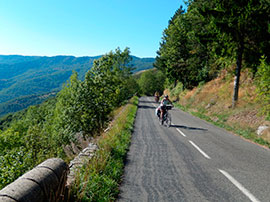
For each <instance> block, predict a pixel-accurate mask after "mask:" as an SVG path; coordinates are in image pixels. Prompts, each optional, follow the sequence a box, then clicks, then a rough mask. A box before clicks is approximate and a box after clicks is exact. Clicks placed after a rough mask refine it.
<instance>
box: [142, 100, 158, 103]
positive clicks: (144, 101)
mask: <svg viewBox="0 0 270 202" xmlns="http://www.w3.org/2000/svg"><path fill="white" fill-rule="evenodd" d="M140 103H156V102H155V101H154V100H153V101H146V100H140Z"/></svg>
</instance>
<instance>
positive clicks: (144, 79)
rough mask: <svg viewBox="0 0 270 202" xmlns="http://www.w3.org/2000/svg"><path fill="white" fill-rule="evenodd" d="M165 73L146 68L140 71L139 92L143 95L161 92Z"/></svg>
mask: <svg viewBox="0 0 270 202" xmlns="http://www.w3.org/2000/svg"><path fill="white" fill-rule="evenodd" d="M165 79H166V77H165V75H164V74H163V73H162V72H161V71H156V70H148V71H145V72H143V73H141V75H140V77H139V78H138V84H139V87H140V90H141V93H142V94H144V95H154V93H155V92H156V91H158V92H159V93H160V94H162V92H163V90H164V83H165Z"/></svg>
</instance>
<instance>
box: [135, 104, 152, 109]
mask: <svg viewBox="0 0 270 202" xmlns="http://www.w3.org/2000/svg"><path fill="white" fill-rule="evenodd" d="M138 108H143V109H156V107H154V106H147V105H139V106H138Z"/></svg>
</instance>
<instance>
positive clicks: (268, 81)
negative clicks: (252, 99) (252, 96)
mask: <svg viewBox="0 0 270 202" xmlns="http://www.w3.org/2000/svg"><path fill="white" fill-rule="evenodd" d="M256 85H257V92H258V97H257V98H258V101H260V102H261V103H262V105H263V107H262V113H263V114H265V115H266V117H267V119H268V120H270V64H267V63H266V58H265V57H262V59H261V64H260V66H259V68H258V71H257V73H256Z"/></svg>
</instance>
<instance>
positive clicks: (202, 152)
mask: <svg viewBox="0 0 270 202" xmlns="http://www.w3.org/2000/svg"><path fill="white" fill-rule="evenodd" d="M189 142H190V144H192V145H193V146H194V147H195V148H196V149H197V150H198V151H199V152H200V153H201V154H202V155H203V156H204V157H205V158H207V159H211V158H210V157H209V156H208V155H207V154H206V153H205V152H204V151H203V150H201V149H200V147H198V146H197V145H196V144H195V143H194V142H192V141H191V140H189Z"/></svg>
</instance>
